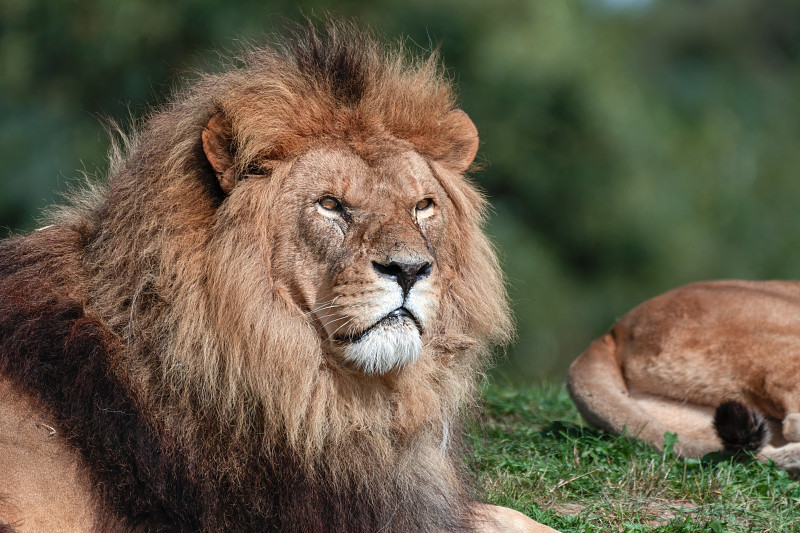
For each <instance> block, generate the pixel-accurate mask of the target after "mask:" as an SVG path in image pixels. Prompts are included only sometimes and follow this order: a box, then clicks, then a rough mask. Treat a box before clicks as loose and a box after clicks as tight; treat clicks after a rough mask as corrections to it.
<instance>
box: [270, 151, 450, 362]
mask: <svg viewBox="0 0 800 533" xmlns="http://www.w3.org/2000/svg"><path fill="white" fill-rule="evenodd" d="M283 189H284V191H286V193H285V195H284V199H283V200H282V203H285V204H287V207H289V208H290V209H291V212H292V214H293V216H294V220H291V221H289V220H287V221H286V222H287V224H288V225H292V226H294V227H295V228H296V235H299V240H298V242H297V243H296V246H292V245H291V244H289V243H287V246H285V247H282V248H283V250H284V251H283V252H279V254H280V255H284V256H285V257H286V260H287V262H291V263H293V264H294V267H295V268H294V269H293V270H292V271H291V272H286V273H285V274H286V275H288V276H291V278H292V280H291V282H290V283H291V284H292V285H293V287H292V292H293V296H294V298H295V299H296V301H297V302H298V303H299V304H300V305H301V307H302V308H303V310H304V312H306V313H307V316H308V317H309V318H310V319H311V320H313V322H314V323H315V326H316V327H317V328H318V330H319V334H320V336H321V337H322V339H321V341H322V347H323V349H324V350H325V351H326V352H328V353H329V354H330V355H332V356H333V357H338V358H340V359H342V360H344V361H346V362H347V363H349V364H350V365H352V366H354V367H355V368H357V369H359V370H361V371H363V372H365V373H369V374H383V373H386V372H388V371H390V370H392V369H399V368H402V367H403V366H404V365H407V364H411V363H413V362H414V360H415V359H416V358H417V357H418V356H419V354H420V352H421V351H422V346H423V342H424V339H425V337H426V334H427V333H428V331H429V330H430V329H431V328H432V327H433V324H434V323H435V321H436V316H437V312H438V309H439V301H440V296H441V294H440V291H441V282H440V280H441V276H440V268H439V265H438V263H437V247H438V246H439V245H440V244H441V241H442V239H443V235H444V227H445V224H446V221H447V205H448V201H447V197H446V195H445V191H444V190H443V188H442V186H441V185H440V184H439V182H438V181H437V179H436V178H435V176H434V174H433V172H432V170H431V168H430V166H429V165H428V164H427V162H426V161H425V160H424V159H423V158H422V157H421V156H420V155H418V154H417V153H415V152H414V151H411V150H408V151H399V152H397V153H391V154H389V155H383V156H381V157H380V158H379V160H377V161H371V162H369V163H368V162H367V161H365V160H364V159H363V158H361V157H359V156H358V155H356V154H355V153H354V152H353V151H351V150H349V149H348V148H346V147H344V146H343V147H340V148H319V149H315V150H310V151H308V152H306V153H305V154H304V155H303V156H301V157H300V158H298V160H297V161H296V162H295V163H294V164H293V165H292V168H291V170H290V171H289V174H288V176H287V177H286V183H285V187H284V188H283ZM292 256H294V257H293V259H294V260H292ZM279 262H282V261H279Z"/></svg>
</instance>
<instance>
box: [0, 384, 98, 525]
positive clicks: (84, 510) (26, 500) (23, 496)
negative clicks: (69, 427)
mask: <svg viewBox="0 0 800 533" xmlns="http://www.w3.org/2000/svg"><path fill="white" fill-rule="evenodd" d="M22 517H24V519H23V518H22ZM4 522H5V523H6V524H9V525H11V526H12V527H13V528H14V529H13V530H14V531H15V532H17V533H25V532H32V533H33V532H52V533H57V532H61V531H63V532H68V531H75V532H82V531H89V530H91V529H92V527H93V524H94V512H93V505H92V499H91V496H90V494H89V491H88V484H87V483H86V480H85V477H84V475H83V471H82V467H81V466H80V459H79V458H78V456H77V453H76V452H75V451H74V450H73V449H71V448H69V447H67V446H66V445H64V444H63V441H62V440H61V439H60V437H59V435H58V431H57V430H56V428H54V427H53V426H51V425H50V424H49V423H48V420H47V417H46V416H44V415H43V413H42V412H41V410H39V409H37V408H36V406H35V404H34V402H32V401H31V400H30V399H29V398H27V397H26V396H24V395H23V394H20V393H19V392H18V391H16V390H14V389H13V388H12V387H11V385H10V384H9V382H8V381H6V380H4V379H3V378H2V377H0V526H3V525H4V524H3V523H4ZM0 530H2V529H1V528H0Z"/></svg>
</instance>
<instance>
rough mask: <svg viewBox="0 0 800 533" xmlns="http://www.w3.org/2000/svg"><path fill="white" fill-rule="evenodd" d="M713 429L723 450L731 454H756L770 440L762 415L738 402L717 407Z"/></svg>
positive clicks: (765, 421)
mask: <svg viewBox="0 0 800 533" xmlns="http://www.w3.org/2000/svg"><path fill="white" fill-rule="evenodd" d="M714 429H715V430H716V431H717V435H718V436H719V439H720V440H721V441H722V444H723V445H724V446H725V450H726V451H727V452H731V453H739V452H742V451H749V452H758V451H760V450H761V449H762V448H764V446H766V445H767V444H769V442H770V440H771V432H770V429H769V426H768V425H767V420H766V419H765V418H764V415H762V414H761V413H760V412H758V411H756V410H755V409H752V408H750V407H748V406H746V405H744V404H742V403H739V402H725V403H723V404H722V405H720V406H719V407H717V411H716V412H715V413H714Z"/></svg>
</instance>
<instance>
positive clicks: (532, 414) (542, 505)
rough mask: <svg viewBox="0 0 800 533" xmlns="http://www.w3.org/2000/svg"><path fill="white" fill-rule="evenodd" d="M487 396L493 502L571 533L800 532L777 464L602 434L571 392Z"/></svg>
mask: <svg viewBox="0 0 800 533" xmlns="http://www.w3.org/2000/svg"><path fill="white" fill-rule="evenodd" d="M484 398H485V404H484V407H483V409H482V411H481V413H480V418H479V421H478V423H476V424H475V425H474V427H473V428H472V431H471V433H470V439H471V441H472V445H473V447H474V452H475V453H474V468H475V470H476V472H477V474H478V477H479V479H480V482H481V484H482V486H483V488H484V489H485V491H486V495H487V499H488V500H489V501H490V502H492V503H496V504H498V505H505V506H509V507H513V508H516V509H519V510H521V511H523V512H525V513H526V514H528V515H530V516H532V517H534V518H535V519H538V520H540V521H542V522H545V523H547V524H549V525H551V526H552V527H555V528H556V529H559V530H562V531H564V532H570V531H581V532H595V531H597V532H600V531H626V532H627V531H658V532H662V531H663V532H675V531H677V532H690V531H708V532H720V533H721V532H728V531H731V532H740V531H741V532H745V531H748V532H751V531H758V532H761V531H769V532H780V531H800V508H796V507H797V506H798V505H800V483H798V481H796V480H793V479H791V478H790V477H789V476H788V475H787V474H786V472H784V471H782V470H778V469H776V468H775V467H774V465H765V464H761V463H758V462H756V461H747V462H735V461H730V460H721V459H716V458H705V459H703V460H700V459H689V460H684V459H680V458H677V457H675V455H674V454H672V453H671V451H670V450H669V447H668V449H667V451H665V452H659V451H657V450H655V449H654V448H652V447H650V446H647V445H645V444H643V443H641V442H638V441H636V440H634V439H630V438H626V437H613V436H610V435H606V434H603V433H600V432H597V431H594V430H592V429H590V428H587V427H585V426H584V425H583V424H582V422H581V421H580V417H579V416H578V414H577V412H576V410H575V408H574V407H573V406H572V403H571V402H570V400H569V396H568V395H567V393H566V390H565V389H564V388H563V387H561V386H553V385H543V386H537V387H529V388H524V389H516V388H511V387H497V386H490V387H487V388H486V389H485V391H484ZM668 438H669V436H668Z"/></svg>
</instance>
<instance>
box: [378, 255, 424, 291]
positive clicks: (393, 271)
mask: <svg viewBox="0 0 800 533" xmlns="http://www.w3.org/2000/svg"><path fill="white" fill-rule="evenodd" d="M372 266H373V268H375V270H376V271H377V272H378V274H380V275H381V276H386V277H389V278H392V279H394V280H395V281H396V282H397V283H398V285H400V288H401V289H403V296H406V295H407V294H408V291H410V290H411V287H413V286H414V284H415V283H416V282H417V281H419V280H420V279H421V278H424V277H425V276H427V275H428V274H430V273H431V269H432V268H433V265H431V264H430V263H429V262H427V261H425V262H422V263H399V262H397V261H390V262H387V263H386V264H381V263H378V262H377V261H373V262H372Z"/></svg>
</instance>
